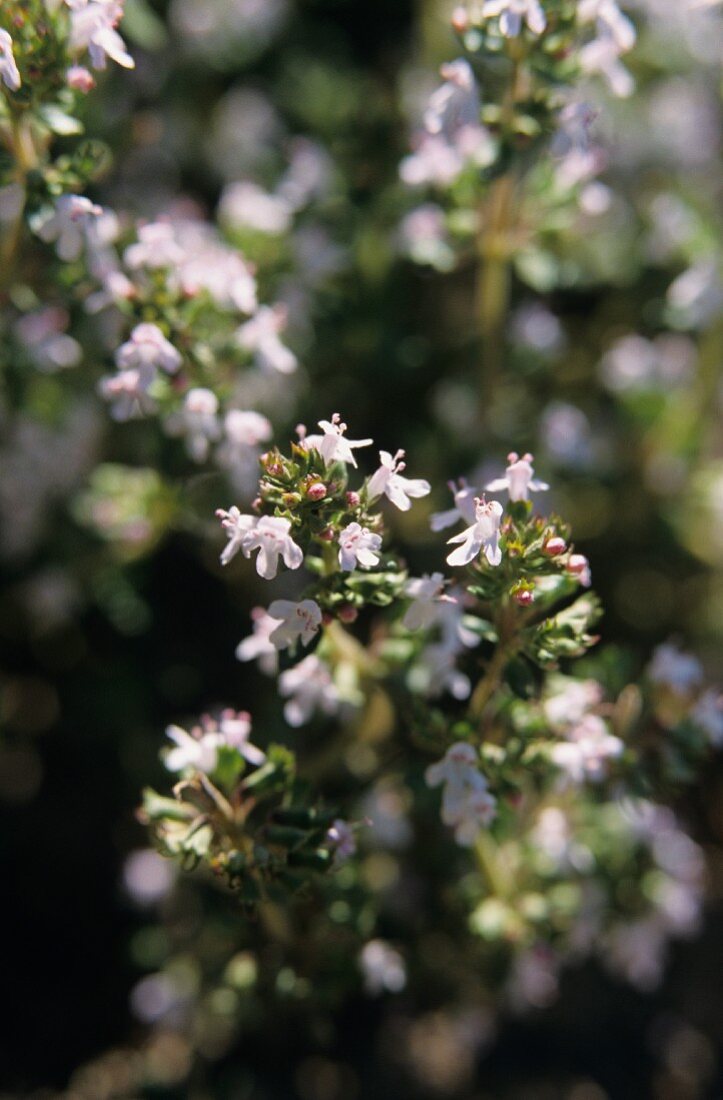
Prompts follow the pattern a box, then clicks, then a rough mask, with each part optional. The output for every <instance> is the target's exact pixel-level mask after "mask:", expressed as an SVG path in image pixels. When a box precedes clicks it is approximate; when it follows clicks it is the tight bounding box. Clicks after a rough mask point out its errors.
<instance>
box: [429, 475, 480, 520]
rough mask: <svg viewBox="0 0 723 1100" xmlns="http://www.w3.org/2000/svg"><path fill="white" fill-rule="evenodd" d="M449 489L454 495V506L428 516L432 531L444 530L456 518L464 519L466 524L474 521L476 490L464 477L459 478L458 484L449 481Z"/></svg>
mask: <svg viewBox="0 0 723 1100" xmlns="http://www.w3.org/2000/svg"><path fill="white" fill-rule="evenodd" d="M448 484H449V489H450V492H451V493H452V496H453V497H454V508H450V509H449V511H448V512H434V513H433V514H432V516H431V518H430V521H429V526H430V527H431V528H432V530H433V531H444V530H445V528H447V527H452V526H453V525H454V524H455V523H457V521H458V520H460V519H463V520H466V522H467V523H468V524H471V523H474V521H475V518H476V511H475V500H476V497H477V490H476V489H474V488H473V487H472V486H471V485H468V484H467V482H466V481H465V480H464V478H460V480H459V484H455V482H454V481H450V482H449V483H448Z"/></svg>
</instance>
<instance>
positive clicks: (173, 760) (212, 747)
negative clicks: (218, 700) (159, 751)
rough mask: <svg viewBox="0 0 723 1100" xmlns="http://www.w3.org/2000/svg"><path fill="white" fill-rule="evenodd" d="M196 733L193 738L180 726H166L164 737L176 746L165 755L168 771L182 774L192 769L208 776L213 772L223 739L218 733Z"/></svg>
mask: <svg viewBox="0 0 723 1100" xmlns="http://www.w3.org/2000/svg"><path fill="white" fill-rule="evenodd" d="M196 732H197V734H198V736H193V735H192V734H190V733H187V732H186V730H184V729H181V727H180V726H168V728H167V729H166V736H167V737H169V738H170V739H171V741H173V742H174V744H175V745H176V748H175V749H171V750H170V752H168V753H167V755H166V759H165V764H166V767H167V768H168V770H169V771H171V772H182V771H185V770H186V768H193V769H194V770H195V771H199V772H204V773H205V774H206V775H208V773H209V772H212V771H213V770H214V768H215V767H216V761H217V759H218V748H219V745H221V744H222V743H223V738H222V737H221V735H220V734H219V733H218V731H214V732H209V733H202V732H201V730H200V729H199V730H197V731H196Z"/></svg>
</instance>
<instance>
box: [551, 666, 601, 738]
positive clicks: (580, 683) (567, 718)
mask: <svg viewBox="0 0 723 1100" xmlns="http://www.w3.org/2000/svg"><path fill="white" fill-rule="evenodd" d="M553 688H554V689H555V690H553V691H552V692H551V694H549V695H547V696H546V697H545V699H543V702H542V710H543V713H544V715H545V718H546V719H547V721H548V722H549V723H550V725H551V726H553V727H554V728H555V729H557V730H562V729H566V728H568V727H569V726H572V725H575V723H577V722H579V721H580V720H581V719H582V718H583V717H584V716H585V715H586V714H588V713H589V711H591V710H592V709H593V708H594V707H597V706H599V705H600V703H601V702H602V698H603V691H602V686H601V685H600V684H599V683H598V682H597V680H574V679H572V677H567V676H566V677H557V678H556V679H555V680H554V681H553Z"/></svg>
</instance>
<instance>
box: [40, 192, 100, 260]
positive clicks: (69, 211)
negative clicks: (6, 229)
mask: <svg viewBox="0 0 723 1100" xmlns="http://www.w3.org/2000/svg"><path fill="white" fill-rule="evenodd" d="M102 213H103V208H102V207H101V206H97V205H96V203H93V202H91V201H90V199H87V198H85V196H84V195H61V196H60V198H59V199H58V200H57V201H56V203H55V212H54V213H53V214H51V216H50V217H49V218H47V219H46V220H45V221H44V222H43V224H42V225H41V226H40V227H39V229H38V236H39V237H40V239H41V240H42V241H45V242H46V243H48V244H49V243H51V242H52V241H55V251H56V252H57V253H58V256H59V258H60V259H61V260H63V261H64V262H65V263H70V262H71V261H73V260H77V259H78V258H79V257H80V255H81V253H82V251H83V248H84V246H85V245H86V243H87V233H88V228H89V226H90V224H91V222H92V221H93V220H94V219H96V218H99V217H100V216H101V215H102Z"/></svg>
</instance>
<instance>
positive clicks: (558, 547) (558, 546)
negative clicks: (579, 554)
mask: <svg viewBox="0 0 723 1100" xmlns="http://www.w3.org/2000/svg"><path fill="white" fill-rule="evenodd" d="M542 549H543V551H544V552H545V553H546V554H548V555H549V556H550V557H551V558H556V557H557V555H558V554H564V553H565V551H566V550H567V543H566V542H565V540H564V539H561V538H560V536H559V535H555V536H553V538H551V539H548V540H547V542H546V543H545V545H544V546H543V548H542Z"/></svg>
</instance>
